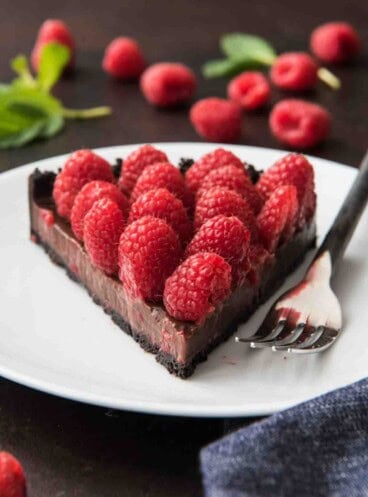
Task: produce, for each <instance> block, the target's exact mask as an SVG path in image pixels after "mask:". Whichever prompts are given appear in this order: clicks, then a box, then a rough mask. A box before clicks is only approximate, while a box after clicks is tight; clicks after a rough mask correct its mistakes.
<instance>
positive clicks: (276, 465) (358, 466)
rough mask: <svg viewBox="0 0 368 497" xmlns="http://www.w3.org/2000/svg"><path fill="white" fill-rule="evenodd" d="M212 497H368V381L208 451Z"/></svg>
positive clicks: (204, 466)
mask: <svg viewBox="0 0 368 497" xmlns="http://www.w3.org/2000/svg"><path fill="white" fill-rule="evenodd" d="M200 460H201V470H202V476H203V485H204V489H205V496H206V497H330V496H331V497H332V496H333V497H358V496H359V497H363V496H368V379H365V380H362V381H359V382H357V383H354V384H352V385H349V386H347V387H344V388H341V389H339V390H335V391H333V392H330V393H328V394H325V395H322V396H321V397H317V398H316V399H313V400H310V401H308V402H305V403H303V404H300V405H298V406H296V407H293V408H291V409H288V410H286V411H283V412H280V413H278V414H274V415H273V416H270V417H269V418H266V419H264V420H262V421H260V422H257V423H254V424H252V425H249V426H247V427H245V428H242V429H240V430H238V431H236V432H234V433H231V434H230V435H227V436H226V437H224V438H222V439H221V440H218V441H216V442H214V443H212V444H211V445H209V446H207V447H205V448H204V449H202V451H201V454H200Z"/></svg>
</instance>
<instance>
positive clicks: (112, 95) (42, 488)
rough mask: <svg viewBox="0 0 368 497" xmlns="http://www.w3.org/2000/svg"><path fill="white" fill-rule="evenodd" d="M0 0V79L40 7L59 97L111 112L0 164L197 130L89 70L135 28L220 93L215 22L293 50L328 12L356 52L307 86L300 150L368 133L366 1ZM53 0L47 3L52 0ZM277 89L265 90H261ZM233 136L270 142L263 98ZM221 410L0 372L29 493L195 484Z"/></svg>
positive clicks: (340, 152) (150, 52)
mask: <svg viewBox="0 0 368 497" xmlns="http://www.w3.org/2000/svg"><path fill="white" fill-rule="evenodd" d="M52 5H54V3H53V2H51V1H50V0H48V1H46V0H32V1H31V2H28V1H26V0H2V1H1V16H0V46H1V58H0V81H3V82H6V81H8V80H9V79H10V77H11V71H10V69H9V65H8V62H9V59H10V58H11V57H13V56H15V55H16V54H17V53H20V52H25V53H29V51H30V49H31V46H32V43H33V40H34V37H35V33H36V31H37V29H38V26H39V25H40V23H41V22H42V21H43V20H44V19H46V18H52V17H54V18H61V19H64V20H65V21H66V22H67V23H68V24H69V25H70V26H71V28H72V30H73V32H74V34H75V37H76V39H77V45H78V71H77V73H76V74H75V76H74V77H71V78H69V79H66V80H64V81H63V82H62V83H61V84H59V85H58V87H57V95H58V96H59V97H61V98H62V99H63V101H64V103H65V105H66V106H68V107H89V106H94V105H101V104H107V105H111V106H112V108H113V115H112V116H111V117H109V118H104V119H100V120H95V121H89V122H70V123H68V126H67V127H66V129H65V130H64V131H63V132H62V133H61V134H59V135H58V136H56V137H55V138H53V139H51V140H49V141H46V142H38V143H34V144H32V145H30V146H28V147H26V148H22V149H19V150H10V151H1V152H0V171H5V170H7V169H11V168H14V167H17V166H19V165H22V164H26V163H28V162H32V161H35V160H37V159H42V158H45V157H49V156H53V155H57V154H62V153H68V152H70V151H72V150H75V149H78V148H81V147H100V146H107V145H118V144H125V143H139V142H155V141H200V139H199V137H198V136H197V135H196V134H195V132H194V131H193V129H192V128H191V125H190V123H189V121H188V119H187V112H188V109H187V108H181V109H176V110H171V111H161V110H157V109H154V108H152V107H150V106H148V105H147V104H146V103H145V101H144V99H143V97H142V96H141V94H140V93H139V90H138V87H137V85H136V84H133V83H131V84H125V85H124V84H121V83H118V82H114V81H110V80H109V79H108V78H107V77H106V75H105V74H104V73H103V72H102V71H101V70H100V64H101V57H102V53H103V49H104V47H105V46H106V44H107V43H108V42H109V41H110V40H111V39H112V38H113V37H115V36H117V35H128V36H133V37H135V38H137V39H138V40H139V41H140V42H141V44H142V46H143V47H144V51H145V53H146V56H147V58H148V60H149V61H151V62H156V61H163V60H166V61H169V60H170V61H181V62H184V63H187V64H189V65H190V66H191V67H192V68H193V69H194V70H195V71H196V73H197V74H198V76H199V89H198V93H197V95H198V97H204V96H210V95H218V96H224V95H225V89H226V82H225V81H223V80H216V81H205V80H203V78H201V76H200V67H201V65H202V63H203V62H205V61H206V60H208V59H211V58H216V57H218V48H217V42H218V38H219V36H220V35H221V34H223V33H226V32H231V31H244V32H252V33H257V34H259V35H262V36H265V37H267V38H268V39H269V40H270V41H271V42H272V43H273V44H274V46H275V47H276V48H277V50H278V51H280V52H282V51H286V50H304V49H306V48H307V46H308V37H309V33H310V32H311V30H312V29H313V28H314V27H315V26H317V25H318V24H320V23H322V22H325V21H329V20H335V19H339V20H341V19H343V20H348V21H350V22H352V23H353V24H354V25H355V26H356V28H357V29H358V30H359V31H360V33H361V35H362V37H363V42H364V46H365V53H364V54H363V55H362V56H361V57H360V58H359V60H358V61H357V62H355V63H354V64H351V65H349V66H346V67H343V68H338V69H336V73H337V74H338V76H340V77H341V79H342V83H343V86H342V89H341V91H339V92H333V91H330V90H329V89H328V88H326V87H323V86H322V85H320V86H319V87H318V90H317V91H316V92H313V93H309V94H307V95H306V96H305V97H306V98H308V99H311V100H313V99H315V100H316V101H318V102H319V103H321V104H323V105H325V106H326V107H327V108H328V109H329V110H330V111H331V113H332V116H333V127H332V133H331V136H330V138H329V139H328V141H326V143H324V144H323V145H321V146H319V147H317V148H315V149H314V150H312V151H311V153H312V154H314V155H317V156H320V157H325V158H329V159H333V160H336V161H339V162H343V163H346V164H349V165H352V166H357V165H358V163H359V160H360V159H361V157H362V155H363V153H364V151H365V149H366V147H367V145H368V71H367V49H368V30H367V18H368V3H367V2H362V1H361V0H350V1H348V0H346V1H345V0H335V1H334V2H332V1H327V2H321V1H318V0H309V1H308V2H295V0H274V1H267V0H260V1H258V2H245V1H244V0H230V1H227V2H220V1H213V0H212V1H211V0H201V1H197V2H195V1H194V0H187V1H184V0H183V1H174V0H172V1H168V0H167V1H165V0H155V1H148V0H122V1H120V2H116V1H113V0H105V1H104V2H97V0H89V2H84V3H83V4H82V2H80V3H79V4H78V2H58V3H57V6H55V7H53V6H52ZM55 5H56V3H55ZM281 96H282V95H281V94H280V93H279V92H277V91H274V92H273V100H274V101H276V100H277V99H279V98H280V97H281ZM240 143H244V144H251V145H259V146H265V147H279V146H278V145H277V143H276V142H275V141H274V139H273V138H272V137H271V136H270V133H269V130H268V126H267V110H266V111H262V112H259V113H256V114H255V115H249V116H246V117H245V118H244V129H243V134H242V138H241V141H240ZM223 426H224V425H223V420H205V419H186V418H170V417H161V416H150V415H142V414H134V413H127V412H117V411H110V410H107V409H103V408H97V407H92V406H87V405H83V404H79V403H77V402H72V401H68V400H65V399H59V398H56V397H53V396H49V395H46V394H43V393H39V392H36V391H33V390H31V389H28V388H25V387H22V386H20V385H16V384H14V383H12V382H9V381H6V380H1V379H0V450H1V449H5V450H8V451H11V452H13V453H14V454H15V455H16V456H17V457H18V458H19V459H20V460H21V461H22V463H23V465H24V467H25V470H26V473H27V477H28V482H29V497H118V496H119V497H120V496H123V495H124V496H125V495H127V496H132V497H143V496H145V497H151V496H152V497H153V496H160V497H169V496H170V497H172V496H173V495H176V496H177V497H184V496H185V497H187V496H188V497H189V496H190V497H193V496H199V495H201V493H202V490H201V483H200V475H199V470H198V451H199V449H200V447H202V446H203V445H204V444H206V443H208V442H210V441H211V440H214V439H215V438H217V437H219V436H220V435H221V434H222V433H223Z"/></svg>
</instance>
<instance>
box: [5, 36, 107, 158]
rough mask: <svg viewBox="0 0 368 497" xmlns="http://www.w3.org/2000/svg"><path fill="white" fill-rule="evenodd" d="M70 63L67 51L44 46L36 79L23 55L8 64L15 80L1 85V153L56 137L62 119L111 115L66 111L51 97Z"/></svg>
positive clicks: (103, 109)
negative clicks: (8, 149) (36, 140)
mask: <svg viewBox="0 0 368 497" xmlns="http://www.w3.org/2000/svg"><path fill="white" fill-rule="evenodd" d="M69 59H70V50H69V49H68V48H67V47H65V46H64V45H60V44H59V43H48V44H46V45H45V46H44V47H43V49H42V52H41V58H40V65H39V69H38V73H37V76H36V77H34V76H33V75H32V73H31V71H30V69H29V65H28V61H27V59H26V57H25V56H24V55H18V56H17V57H15V58H14V59H13V60H12V61H11V67H12V69H13V71H14V72H15V73H16V74H17V77H16V78H15V79H14V80H13V81H12V82H11V83H10V84H8V85H6V84H0V149H6V148H15V147H21V146H23V145H25V144H27V143H29V142H31V141H32V140H35V139H36V138H50V137H52V136H54V135H55V134H56V133H58V132H59V131H60V130H61V129H62V128H63V127H64V124H65V119H89V118H93V117H101V116H106V115H109V114H111V109H110V108H109V107H95V108H92V109H82V110H74V109H67V108H65V107H64V106H63V104H62V102H61V101H60V100H58V99H57V98H55V97H54V96H53V95H52V94H51V89H52V88H53V87H54V85H55V84H56V83H57V82H58V80H59V79H60V77H61V74H62V72H63V70H64V68H65V66H66V65H67V64H68V62H69Z"/></svg>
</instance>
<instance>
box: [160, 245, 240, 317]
mask: <svg viewBox="0 0 368 497" xmlns="http://www.w3.org/2000/svg"><path fill="white" fill-rule="evenodd" d="M230 287H231V267H230V265H229V264H228V263H227V262H226V261H225V260H224V259H223V258H222V257H221V256H219V255H217V254H214V253H211V252H201V253H198V254H195V255H192V256H190V257H188V259H186V260H185V261H184V262H182V263H181V264H180V266H179V267H178V268H177V269H176V270H175V271H174V273H173V274H172V275H171V276H170V277H169V278H168V279H167V280H166V283H165V290H164V305H165V307H166V310H167V312H168V313H169V314H170V316H172V317H174V318H175V319H180V320H182V321H202V320H204V319H205V318H206V316H208V315H209V314H210V313H211V312H213V311H214V310H215V307H216V305H218V304H220V303H221V302H223V301H224V300H225V298H226V297H227V296H228V294H229V292H230Z"/></svg>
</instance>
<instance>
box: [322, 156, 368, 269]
mask: <svg viewBox="0 0 368 497" xmlns="http://www.w3.org/2000/svg"><path fill="white" fill-rule="evenodd" d="M367 201H368V151H367V152H366V154H365V156H364V159H363V161H362V163H361V165H360V169H359V173H358V175H357V177H356V178H355V181H354V183H353V185H352V187H351V188H350V190H349V192H348V194H347V196H346V198H345V200H344V203H343V204H342V206H341V208H340V210H339V212H338V214H337V216H336V218H335V220H334V222H333V225H332V226H331V228H330V230H329V232H328V233H327V235H326V236H325V238H324V240H323V242H322V245H321V246H320V248H319V250H318V252H317V254H316V256H315V258H314V260H316V259H317V258H318V257H319V256H320V255H321V254H322V253H324V252H326V251H328V252H329V253H330V256H331V264H332V269H333V270H335V269H336V267H337V265H338V263H339V261H340V259H341V258H342V256H343V254H344V252H345V249H346V247H347V245H348V243H349V241H350V239H351V237H352V235H353V233H354V230H355V228H356V225H357V224H358V221H359V219H360V216H361V215H362V213H363V211H364V208H365V206H366V204H367Z"/></svg>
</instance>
